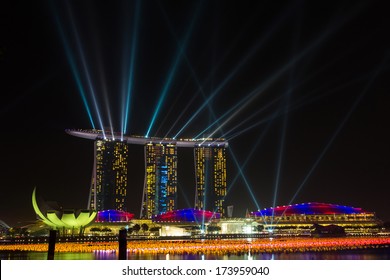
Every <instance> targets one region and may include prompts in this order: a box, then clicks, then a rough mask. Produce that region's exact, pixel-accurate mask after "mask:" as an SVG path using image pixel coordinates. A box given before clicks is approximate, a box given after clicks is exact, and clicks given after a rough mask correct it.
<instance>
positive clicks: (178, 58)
mask: <svg viewBox="0 0 390 280" xmlns="http://www.w3.org/2000/svg"><path fill="white" fill-rule="evenodd" d="M199 10H200V5H198V6H197V9H196V11H195V13H194V16H193V18H192V21H191V24H190V26H189V28H188V31H187V33H186V35H185V37H184V39H183V42H182V44H180V47H179V48H178V52H177V55H176V57H175V59H174V62H173V65H172V67H171V70H170V71H169V74H168V77H167V80H166V83H165V85H164V87H163V90H162V92H161V94H160V98H159V100H158V103H157V106H156V109H155V110H154V113H153V116H152V119H151V121H150V124H149V127H148V130H147V132H146V134H145V135H146V137H149V134H150V131H151V130H152V128H153V125H154V123H155V121H156V119H157V116H158V114H159V112H160V109H161V106H162V104H163V102H164V100H165V97H166V95H167V93H168V91H169V89H170V87H171V84H172V81H173V79H174V76H175V74H176V70H177V67H178V65H179V63H180V61H181V57H182V54H183V52H184V49H185V48H186V46H187V43H188V40H189V37H190V35H191V34H192V29H193V27H194V25H195V21H196V18H197V17H198V13H199Z"/></svg>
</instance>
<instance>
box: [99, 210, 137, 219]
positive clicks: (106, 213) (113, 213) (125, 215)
mask: <svg viewBox="0 0 390 280" xmlns="http://www.w3.org/2000/svg"><path fill="white" fill-rule="evenodd" d="M133 218H134V214H132V213H129V212H125V211H120V210H114V209H111V210H103V211H99V212H98V214H97V218H96V222H128V221H130V220H132V219H133Z"/></svg>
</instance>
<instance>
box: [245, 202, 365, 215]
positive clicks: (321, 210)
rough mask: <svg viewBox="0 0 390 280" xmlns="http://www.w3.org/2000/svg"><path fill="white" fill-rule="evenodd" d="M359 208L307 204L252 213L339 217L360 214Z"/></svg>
mask: <svg viewBox="0 0 390 280" xmlns="http://www.w3.org/2000/svg"><path fill="white" fill-rule="evenodd" d="M362 213H365V211H363V210H362V209H361V208H356V207H350V206H341V205H335V204H329V203H318V202H309V203H301V204H294V205H288V206H278V207H271V208H266V209H264V210H260V211H256V212H253V213H252V214H253V215H255V216H260V215H261V216H272V217H273V216H274V215H276V216H282V215H341V214H362Z"/></svg>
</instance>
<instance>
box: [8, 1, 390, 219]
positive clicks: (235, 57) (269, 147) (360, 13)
mask: <svg viewBox="0 0 390 280" xmlns="http://www.w3.org/2000/svg"><path fill="white" fill-rule="evenodd" d="M66 3H68V4H66ZM4 6H5V7H4V9H2V11H1V12H0V13H1V17H0V18H1V19H0V21H1V27H0V28H1V29H0V31H1V33H0V34H1V35H0V71H1V72H0V74H1V77H2V85H1V92H2V96H3V100H2V102H1V111H0V112H1V119H2V121H1V124H2V128H3V131H4V133H3V137H2V140H1V144H2V147H3V156H2V165H1V166H2V168H1V177H2V185H1V191H2V195H1V198H0V205H1V206H0V220H3V221H5V222H7V223H8V224H11V225H17V222H19V221H21V222H25V221H33V220H34V219H35V214H34V211H33V209H32V206H31V193H32V191H33V189H34V187H37V189H38V191H39V194H40V195H42V196H43V197H44V198H45V199H46V200H57V201H58V202H59V203H60V204H61V205H63V206H64V207H66V208H75V209H79V208H84V207H85V205H86V204H87V203H88V196H89V190H90V183H91V173H92V166H93V153H94V147H93V142H92V141H88V140H86V139H79V138H76V137H72V136H70V135H68V134H67V133H66V132H65V130H66V129H77V128H82V129H92V128H93V127H92V124H91V120H93V123H94V125H95V126H96V128H97V129H99V126H100V125H99V118H98V116H97V111H96V110H95V109H94V108H95V105H96V106H97V107H99V110H98V111H99V112H100V114H101V123H102V125H103V126H104V127H105V128H108V129H109V130H113V131H118V132H122V133H123V134H125V135H140V136H146V135H148V136H151V137H153V136H155V137H160V138H165V137H171V138H175V137H176V136H177V137H183V138H189V139H192V138H197V139H198V138H203V137H204V138H209V137H211V138H226V139H227V141H229V148H228V150H229V151H227V155H226V156H227V159H228V160H227V167H226V168H227V183H226V184H227V196H226V204H227V205H233V206H234V211H233V216H243V215H244V214H245V211H246V209H247V208H248V210H249V211H257V210H258V208H260V209H263V208H268V207H273V206H276V205H289V204H294V203H304V202H324V203H334V204H339V205H348V206H352V207H361V208H363V209H364V210H367V211H374V212H376V214H377V216H378V217H379V218H381V219H383V220H387V221H388V220H390V211H389V206H388V205H389V204H388V201H389V197H390V190H389V189H390V188H389V186H390V179H389V176H388V172H389V170H390V164H389V163H390V161H389V156H390V151H389V147H388V146H389V145H388V143H389V141H390V136H389V132H388V130H389V129H388V109H387V108H388V104H390V103H389V101H390V98H389V94H388V92H389V89H390V85H389V83H388V81H387V79H386V77H387V73H388V70H389V59H388V58H389V49H390V42H389V39H388V38H387V37H388V36H387V34H388V32H389V31H390V30H389V29H390V24H389V20H390V19H389V18H388V17H387V15H386V10H385V9H384V7H383V6H382V5H381V4H380V3H366V1H358V2H355V3H353V4H350V3H348V2H347V1H341V2H335V3H329V2H323V3H311V2H308V1H291V2H288V3H271V2H267V1H253V2H252V1H250V2H249V1H248V2H242V1H183V2H180V3H177V2H171V1H139V2H137V1H117V2H116V3H114V4H113V3H111V4H109V3H106V2H104V1H85V2H83V3H78V2H77V1H68V2H66V1H57V2H55V3H54V4H53V3H52V2H50V1H38V2H37V3H11V2H10V3H6V4H5V5H4ZM77 37H78V39H77ZM66 43H67V44H66ZM70 54H72V55H70ZM72 56H73V58H74V61H72V59H71V57H72ZM86 69H89V71H90V72H89V75H87V74H86ZM76 72H77V73H78V74H79V75H80V77H82V78H81V79H80V80H77V78H76V77H77V75H76ZM87 76H89V78H88V77H87ZM130 84H131V85H130ZM81 88H82V89H84V92H85V94H86V99H85V100H86V101H87V104H88V105H89V107H90V109H91V112H90V114H89V113H88V112H87V110H86V108H87V107H86V105H85V102H84V101H85V100H84V99H83V97H82V95H81V93H80V92H81ZM91 88H93V89H94V92H95V95H94V97H95V98H96V104H94V102H93V98H92V95H88V94H89V91H90V89H91ZM129 89H131V92H132V95H131V98H129V99H126V98H123V96H122V93H124V92H128V90H129ZM124 96H125V97H126V96H128V95H124ZM125 105H126V106H127V105H128V106H127V107H126V106H125ZM128 149H129V151H128V154H129V159H128V166H129V170H132V172H131V173H130V172H129V174H128V178H127V181H128V192H127V200H128V204H127V205H126V208H127V210H128V211H129V212H132V213H135V214H136V216H138V215H139V211H140V209H141V202H140V201H141V197H142V192H143V186H144V174H145V166H144V164H143V159H144V149H143V147H142V146H137V145H129V147H128ZM190 150H191V149H185V148H180V147H178V148H177V157H178V159H179V163H178V170H177V172H178V176H177V177H178V182H177V188H178V198H177V206H178V209H180V208H188V206H191V205H193V204H194V198H195V193H194V190H195V189H196V186H195V182H194V180H193V179H194V178H195V174H194V172H195V171H194V169H195V167H194V160H193V157H194V154H193V151H192V150H191V151H190ZM230 151H231V152H232V154H230ZM238 167H240V168H241V169H242V170H241V172H240V170H239V168H238ZM241 173H242V175H244V177H242V176H241ZM129 193H131V195H130V194H129Z"/></svg>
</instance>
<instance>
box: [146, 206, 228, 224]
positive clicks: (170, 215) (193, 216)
mask: <svg viewBox="0 0 390 280" xmlns="http://www.w3.org/2000/svg"><path fill="white" fill-rule="evenodd" d="M220 217H221V215H220V214H219V213H215V212H211V211H206V210H198V209H192V208H188V209H180V210H174V211H169V212H166V213H161V214H158V215H155V216H153V217H152V220H153V221H155V222H198V223H201V222H209V221H210V220H211V219H220Z"/></svg>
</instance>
